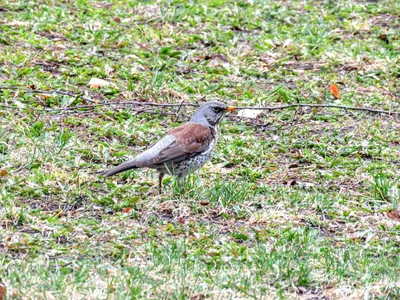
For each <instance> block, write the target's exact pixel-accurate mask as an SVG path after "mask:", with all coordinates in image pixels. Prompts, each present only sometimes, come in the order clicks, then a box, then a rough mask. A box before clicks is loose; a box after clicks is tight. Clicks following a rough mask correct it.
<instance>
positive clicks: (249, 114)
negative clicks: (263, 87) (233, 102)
mask: <svg viewBox="0 0 400 300" xmlns="http://www.w3.org/2000/svg"><path fill="white" fill-rule="evenodd" d="M261 113H262V110H256V109H242V110H239V112H238V114H237V115H238V116H239V117H243V118H251V119H255V118H257V117H258V116H259V115H260V114H261Z"/></svg>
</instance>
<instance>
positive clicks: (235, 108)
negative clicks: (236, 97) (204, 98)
mask: <svg viewBox="0 0 400 300" xmlns="http://www.w3.org/2000/svg"><path fill="white" fill-rule="evenodd" d="M234 110H237V107H234V106H228V108H227V109H226V111H229V112H231V111H234Z"/></svg>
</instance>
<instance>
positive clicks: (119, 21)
mask: <svg viewBox="0 0 400 300" xmlns="http://www.w3.org/2000/svg"><path fill="white" fill-rule="evenodd" d="M113 21H114V22H115V23H121V18H120V17H118V16H114V18H113Z"/></svg>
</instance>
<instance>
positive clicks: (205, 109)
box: [190, 101, 236, 126]
mask: <svg viewBox="0 0 400 300" xmlns="http://www.w3.org/2000/svg"><path fill="white" fill-rule="evenodd" d="M233 110H236V107H233V106H228V105H226V104H225V103H222V102H219V101H210V102H207V103H204V104H203V105H202V106H200V107H199V108H198V109H197V111H196V112H195V114H194V115H193V117H192V118H191V119H190V122H193V123H199V124H204V125H211V126H215V125H217V124H218V123H219V121H221V120H222V118H223V117H224V116H225V115H226V113H227V112H230V111H233Z"/></svg>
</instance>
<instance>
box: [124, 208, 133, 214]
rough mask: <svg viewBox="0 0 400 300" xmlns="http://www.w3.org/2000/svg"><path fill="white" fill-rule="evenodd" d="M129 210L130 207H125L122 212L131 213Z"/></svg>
mask: <svg viewBox="0 0 400 300" xmlns="http://www.w3.org/2000/svg"><path fill="white" fill-rule="evenodd" d="M131 209H132V207H127V208H125V209H124V210H123V212H125V213H128V212H130V211H131Z"/></svg>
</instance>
